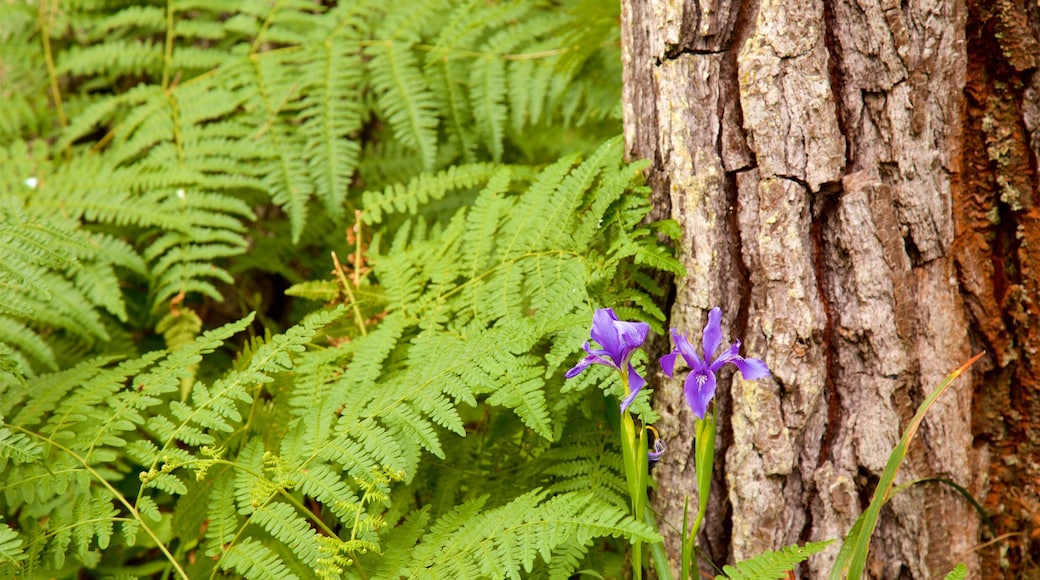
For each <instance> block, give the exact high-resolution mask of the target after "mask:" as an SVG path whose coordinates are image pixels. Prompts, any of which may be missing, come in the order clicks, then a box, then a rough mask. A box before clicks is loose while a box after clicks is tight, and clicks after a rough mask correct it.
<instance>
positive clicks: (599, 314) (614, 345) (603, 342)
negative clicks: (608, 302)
mask: <svg viewBox="0 0 1040 580" xmlns="http://www.w3.org/2000/svg"><path fill="white" fill-rule="evenodd" d="M617 319H618V318H617V315H616V314H614V309H613V308H600V309H599V310H596V313H595V314H593V315H592V331H591V332H589V334H590V335H591V336H592V340H595V341H596V342H598V343H599V345H600V346H602V347H603V350H604V351H606V352H607V353H608V354H609V355H610V358H611V359H613V360H614V362H615V363H617V364H618V366H619V367H620V365H621V356H620V355H621V350H622V348H623V347H624V344H623V343H622V341H621V337H619V336H618V331H617V328H616V327H615V326H614V323H615V322H617Z"/></svg>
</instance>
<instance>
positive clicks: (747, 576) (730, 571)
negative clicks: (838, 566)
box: [715, 540, 833, 580]
mask: <svg viewBox="0 0 1040 580" xmlns="http://www.w3.org/2000/svg"><path fill="white" fill-rule="evenodd" d="M831 542H833V540H827V541H825V542H809V543H807V544H805V545H804V546H797V545H794V546H787V547H785V548H783V549H782V550H779V551H776V552H773V551H766V552H763V553H761V554H759V555H757V556H755V557H753V558H751V559H749V560H744V561H743V562H740V563H739V564H737V565H736V566H724V567H723V568H722V571H723V572H724V573H725V575H724V576H723V575H719V576H716V577H715V580H725V579H727V578H729V579H732V580H782V579H783V578H786V577H787V573H788V572H789V571H790V570H792V569H793V568H794V567H795V566H797V565H798V564H799V563H800V562H804V561H805V560H807V559H808V558H809V556H812V555H813V554H818V553H820V552H822V551H823V550H824V549H825V548H826V547H827V546H828V545H829V544H830V543H831Z"/></svg>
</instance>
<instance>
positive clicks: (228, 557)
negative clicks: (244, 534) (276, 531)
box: [217, 538, 297, 580]
mask: <svg viewBox="0 0 1040 580" xmlns="http://www.w3.org/2000/svg"><path fill="white" fill-rule="evenodd" d="M217 566H218V567H219V568H220V569H221V570H226V571H235V572H237V573H238V574H241V575H242V577H243V578H255V579H258V580H290V579H295V578H297V576H296V575H295V574H293V573H291V572H289V569H288V568H286V566H285V563H284V562H283V561H282V559H281V558H280V557H278V555H277V554H275V553H274V552H273V551H272V550H271V549H270V548H268V547H267V546H265V545H264V544H262V543H260V542H259V541H257V540H254V539H252V538H246V539H244V540H242V541H241V542H238V543H237V544H234V545H232V546H231V547H230V548H229V549H228V550H227V551H226V552H224V554H223V555H222V556H221V557H220V560H219V561H218V562H217Z"/></svg>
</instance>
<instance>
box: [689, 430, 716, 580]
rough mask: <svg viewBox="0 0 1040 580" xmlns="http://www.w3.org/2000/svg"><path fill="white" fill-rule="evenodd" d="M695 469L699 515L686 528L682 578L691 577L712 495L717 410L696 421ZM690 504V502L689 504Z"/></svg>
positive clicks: (694, 443)
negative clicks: (694, 555) (697, 545)
mask: <svg viewBox="0 0 1040 580" xmlns="http://www.w3.org/2000/svg"><path fill="white" fill-rule="evenodd" d="M694 431H695V434H694V437H695V439H694V442H693V447H694V449H693V455H694V469H695V470H696V473H697V515H696V517H695V518H694V520H693V525H692V526H691V527H690V528H689V529H687V530H685V533H684V534H683V542H682V566H681V567H682V578H689V577H690V576H689V574H690V567H691V565H693V564H695V562H693V553H694V551H693V544H694V543H695V542H696V540H697V533H698V532H699V531H700V529H701V524H702V523H703V522H704V514H705V513H707V511H708V498H709V497H710V496H711V476H712V472H713V471H714V468H715V412H714V410H710V411H708V414H707V415H706V416H705V417H704V418H703V419H697V420H696V422H695V423H694ZM687 505H689V504H687ZM685 527H686V516H685V515H684V516H683V528H685Z"/></svg>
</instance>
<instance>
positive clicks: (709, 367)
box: [661, 306, 769, 419]
mask: <svg viewBox="0 0 1040 580" xmlns="http://www.w3.org/2000/svg"><path fill="white" fill-rule="evenodd" d="M672 339H673V340H675V350H673V351H672V352H670V353H668V354H666V355H664V356H663V357H661V370H663V371H664V374H666V375H668V377H669V378H671V377H672V373H673V371H674V370H675V357H677V356H679V355H680V354H681V355H682V357H683V359H684V360H685V361H686V364H687V365H688V366H689V367H690V374H689V376H687V377H686V384H685V385H684V387H683V393H684V394H685V395H686V402H687V403H688V404H689V405H690V409H691V410H693V414H694V415H696V416H697V418H698V419H703V418H704V415H705V413H707V412H708V403H709V402H710V401H711V399H712V397H714V396H715V383H716V380H715V373H717V372H718V371H719V369H721V368H722V367H723V366H724V365H726V364H728V363H733V365H734V366H736V367H737V369H738V370H740V374H741V376H743V377H744V378H745V379H746V380H752V379H761V378H762V377H768V376H769V368H768V367H766V363H764V362H762V361H761V360H759V359H757V358H743V357H741V356H740V355H739V354H737V353H738V352H740V341H739V340H738V341H736V342H735V343H734V344H733V345H730V346H727V347H726V348H725V350H723V351H722V353H720V354H719V356H718V357H716V358H715V359H713V360H710V361H709V360H708V357H710V356H711V355H713V354H714V353H715V351H716V350H718V348H719V345H720V344H721V343H722V310H721V309H719V307H718V306H716V307H715V308H712V309H711V312H709V313H708V324H707V325H705V327H704V343H703V346H704V359H703V360H702V359H701V357H700V356H698V355H697V351H696V350H695V349H694V348H693V345H691V344H690V342H689V341H688V340H686V337H685V336H683V335H681V334H679V333H678V332H676V330H675V329H674V328H673V329H672Z"/></svg>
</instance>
